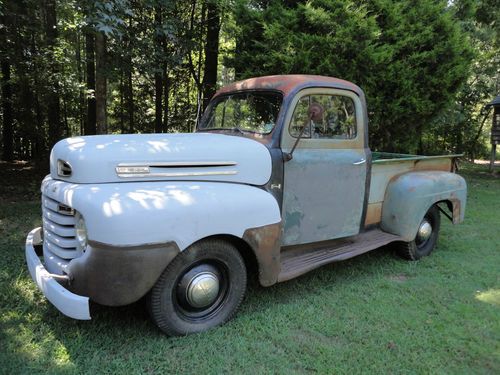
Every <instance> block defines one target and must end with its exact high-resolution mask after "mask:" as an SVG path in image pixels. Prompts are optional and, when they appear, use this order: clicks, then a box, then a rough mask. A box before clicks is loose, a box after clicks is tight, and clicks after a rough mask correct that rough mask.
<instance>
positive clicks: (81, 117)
mask: <svg viewBox="0 0 500 375" xmlns="http://www.w3.org/2000/svg"><path fill="white" fill-rule="evenodd" d="M81 47H82V46H81V36H80V31H79V30H76V54H75V58H76V69H77V74H78V83H80V85H82V86H83V77H82V51H81ZM83 108H84V97H83V90H82V89H81V88H80V90H79V92H78V125H79V128H80V129H79V131H80V135H83V134H84V128H83V127H84V123H85V120H84V115H83Z"/></svg>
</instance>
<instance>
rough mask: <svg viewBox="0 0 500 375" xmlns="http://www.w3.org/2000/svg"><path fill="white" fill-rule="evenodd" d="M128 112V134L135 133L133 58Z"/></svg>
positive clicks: (128, 85) (129, 79) (129, 72)
mask: <svg viewBox="0 0 500 375" xmlns="http://www.w3.org/2000/svg"><path fill="white" fill-rule="evenodd" d="M127 112H128V132H129V133H131V134H132V133H133V132H134V87H133V84H132V58H130V65H129V71H128V76H127Z"/></svg>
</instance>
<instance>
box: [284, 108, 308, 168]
mask: <svg viewBox="0 0 500 375" xmlns="http://www.w3.org/2000/svg"><path fill="white" fill-rule="evenodd" d="M312 116H313V114H312V113H311V112H309V114H308V115H307V120H306V121H305V123H304V125H303V126H302V129H301V130H300V133H299V136H298V137H297V139H296V140H295V143H294V144H293V147H292V149H291V150H290V152H284V153H283V161H284V162H287V161H290V160H292V159H293V152H294V151H295V147H297V144H298V143H299V141H300V139H301V138H302V134H304V130H306V126H307V125H308V124H310V123H311V119H312Z"/></svg>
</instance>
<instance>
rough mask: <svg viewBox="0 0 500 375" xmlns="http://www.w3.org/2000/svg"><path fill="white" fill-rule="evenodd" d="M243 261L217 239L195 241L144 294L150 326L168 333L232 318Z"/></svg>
mask: <svg viewBox="0 0 500 375" xmlns="http://www.w3.org/2000/svg"><path fill="white" fill-rule="evenodd" d="M246 283H247V274H246V267H245V263H244V261H243V259H242V257H241V255H240V253H239V252H238V250H237V249H236V248H235V247H234V246H233V245H231V244H229V243H228V242H225V241H222V240H216V239H211V240H205V241H201V242H198V243H196V244H194V245H192V246H190V247H189V248H188V249H186V250H184V251H183V252H182V253H180V254H179V255H178V256H177V257H175V258H174V260H173V261H172V262H171V263H170V264H169V265H168V266H167V268H166V269H165V271H163V273H162V274H161V276H160V278H159V279H158V281H157V282H156V284H155V285H154V287H153V289H152V290H151V292H150V293H149V296H148V307H149V312H150V314H151V317H152V319H153V321H154V322H155V323H156V325H157V326H158V327H159V328H160V329H161V330H162V331H164V332H165V333H167V334H168V335H171V336H179V335H186V334H189V333H196V332H202V331H205V330H207V329H210V328H212V327H215V326H218V325H220V324H222V323H224V322H226V321H228V320H229V319H231V318H232V317H233V315H234V314H235V312H236V310H237V308H238V306H239V305H240V303H241V301H242V300H243V297H244V295H245V291H246Z"/></svg>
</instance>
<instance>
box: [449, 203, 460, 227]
mask: <svg viewBox="0 0 500 375" xmlns="http://www.w3.org/2000/svg"><path fill="white" fill-rule="evenodd" d="M451 203H452V205H453V224H458V223H459V222H460V201H459V200H458V199H451Z"/></svg>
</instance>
